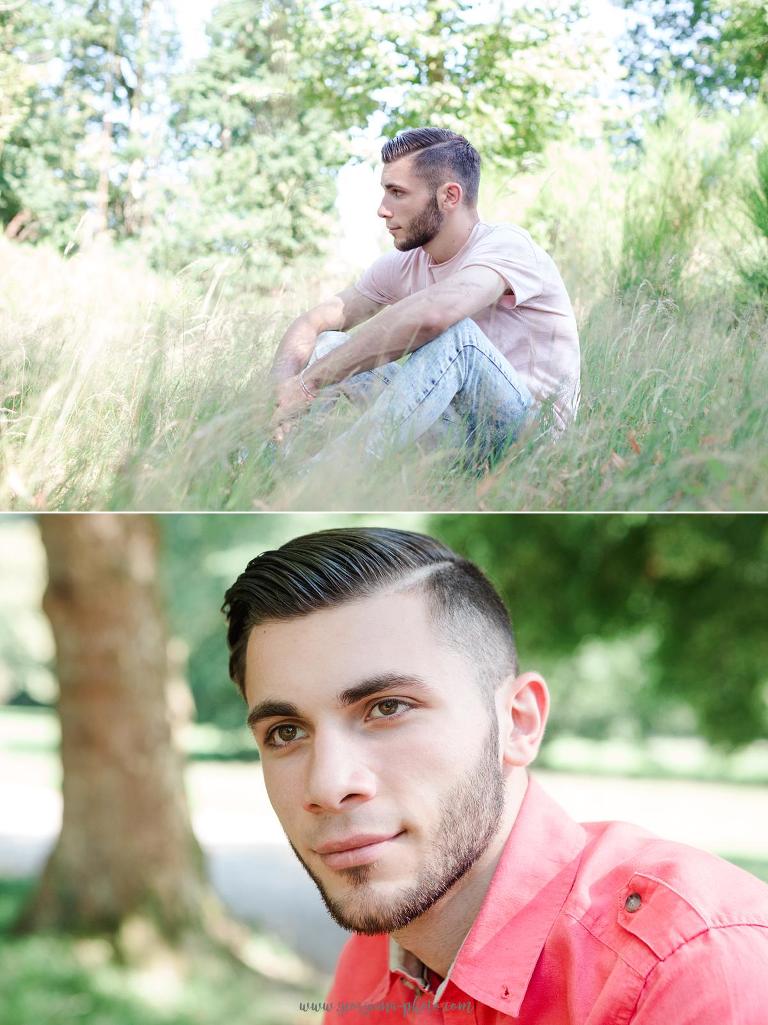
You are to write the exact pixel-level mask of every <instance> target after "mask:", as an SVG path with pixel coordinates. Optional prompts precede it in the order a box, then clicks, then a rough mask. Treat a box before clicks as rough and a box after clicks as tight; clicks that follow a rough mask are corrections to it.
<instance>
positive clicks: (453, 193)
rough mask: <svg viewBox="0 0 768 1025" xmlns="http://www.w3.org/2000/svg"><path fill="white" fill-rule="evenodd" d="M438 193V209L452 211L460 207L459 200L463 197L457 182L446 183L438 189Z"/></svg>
mask: <svg viewBox="0 0 768 1025" xmlns="http://www.w3.org/2000/svg"><path fill="white" fill-rule="evenodd" d="M439 193H440V204H439V205H440V208H441V209H443V210H454V209H456V208H458V207H459V206H461V200H462V196H463V189H462V187H461V185H459V183H458V182H447V183H446V184H445V185H441V186H440V189H439Z"/></svg>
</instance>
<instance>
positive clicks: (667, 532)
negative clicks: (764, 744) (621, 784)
mask: <svg viewBox="0 0 768 1025" xmlns="http://www.w3.org/2000/svg"><path fill="white" fill-rule="evenodd" d="M433 528H434V529H435V531H436V532H437V533H439V535H440V536H441V537H443V538H445V539H446V540H447V541H448V542H449V543H450V544H452V545H454V546H456V548H457V549H458V550H459V551H461V552H463V553H465V554H466V555H468V556H469V558H471V559H473V560H475V561H477V562H478V563H479V564H480V565H481V566H482V567H484V568H485V569H486V571H487V572H488V573H489V575H490V577H491V579H492V580H493V581H494V583H495V584H496V586H497V587H499V589H500V591H501V593H502V594H503V595H504V597H505V599H506V600H507V602H508V604H509V607H510V609H511V610H512V616H513V620H515V621H516V623H517V632H518V639H519V644H520V647H521V650H522V651H523V652H524V654H526V659H525V660H526V664H530V659H531V657H533V658H534V659H535V658H537V657H539V656H540V655H541V654H544V655H545V657H548V658H550V659H551V658H552V657H553V656H554V655H558V654H560V655H564V654H566V653H567V652H569V651H573V650H574V649H575V648H577V647H578V646H579V645H581V644H583V643H585V642H589V640H590V638H599V639H602V640H606V639H611V638H616V637H627V636H632V635H642V634H645V633H646V632H647V631H648V630H650V631H652V634H653V640H654V643H653V644H652V645H651V646H650V648H648V649H646V651H645V658H646V659H647V667H646V671H647V673H648V679H649V682H650V683H651V685H652V686H653V688H654V689H655V692H656V695H657V697H658V699H660V700H661V701H662V704H661V705H660V707H659V708H658V709H657V714H656V715H655V716H653V719H654V726H655V728H656V729H657V730H659V729H662V728H663V722H664V717H665V716H666V715H667V714H668V712H669V708H670V707H671V706H670V702H672V704H674V702H679V701H680V700H682V701H684V702H686V703H687V704H689V705H690V706H691V707H692V709H693V710H694V712H695V714H696V718H697V721H698V724H699V727H700V729H701V731H702V732H703V734H704V735H705V736H706V737H708V738H709V739H710V740H712V741H713V742H715V743H720V744H724V745H731V746H737V745H739V744H745V743H747V742H749V741H751V740H755V739H758V738H761V737H764V736H765V735H766V732H768V701H766V670H765V666H766V664H768V631H767V630H766V621H765V619H766V615H765V610H766V609H767V608H768V523H766V521H765V518H764V517H761V516H737V517H733V516H728V517H709V516H707V517H686V516H677V517H659V516H657V517H647V516H624V517H611V518H609V519H606V520H602V521H600V520H598V521H595V520H592V519H589V518H586V517H569V518H568V519H566V520H562V519H561V518H560V517H557V518H549V517H540V516H520V517H515V518H511V519H510V518H507V517H489V518H487V519H484V520H482V521H478V519H477V518H476V517H469V516H465V517H436V518H435V519H434V520H433ZM665 703H666V707H665ZM648 712H651V713H652V712H653V710H652V709H650V708H649V709H646V713H648Z"/></svg>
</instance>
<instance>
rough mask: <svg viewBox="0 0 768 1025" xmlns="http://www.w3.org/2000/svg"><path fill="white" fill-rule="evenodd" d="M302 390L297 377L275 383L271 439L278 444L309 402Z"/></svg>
mask: <svg viewBox="0 0 768 1025" xmlns="http://www.w3.org/2000/svg"><path fill="white" fill-rule="evenodd" d="M311 401H312V400H311V398H310V396H309V394H308V393H307V392H306V391H305V390H304V388H302V386H301V381H300V380H299V375H298V374H297V375H296V376H295V377H288V378H286V379H285V380H282V381H277V382H276V383H275V411H274V413H273V414H272V420H271V427H272V437H273V438H274V440H275V441H276V442H277V443H278V444H280V443H281V442H282V441H283V440H284V439H285V436H286V435H287V434H288V432H289V431H290V429H291V427H292V426H293V425H292V423H291V422H290V421H291V420H293V419H295V418H296V417H297V416H298V415H299V414H300V413H301V412H302V411H303V410H304V409H305V408H306V407H307V406H308V405H309V403H310V402H311Z"/></svg>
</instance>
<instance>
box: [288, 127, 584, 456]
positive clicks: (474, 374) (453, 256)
mask: <svg viewBox="0 0 768 1025" xmlns="http://www.w3.org/2000/svg"><path fill="white" fill-rule="evenodd" d="M381 155H382V161H383V170H382V174H381V188H382V193H383V195H382V199H381V202H380V204H379V207H378V211H377V213H378V216H379V217H380V218H381V219H382V220H383V221H384V222H385V223H386V226H387V229H388V231H389V233H390V235H391V237H392V241H393V245H394V249H393V251H392V252H389V253H386V254H385V255H383V256H381V257H380V258H379V259H378V260H376V261H375V262H374V263H373V264H372V265H371V266H370V267H369V268H368V269H367V270H366V271H365V272H364V273H363V274H362V276H361V277H360V278H359V280H358V281H357V282H356V283H355V284H354V285H352V286H350V287H349V288H346V289H344V290H343V291H342V292H340V293H338V294H337V295H334V296H332V297H329V298H328V299H326V300H324V301H323V302H321V303H319V304H318V305H317V306H314V307H313V308H312V309H310V310H307V311H306V312H304V313H302V314H301V315H300V316H299V317H298V318H297V319H296V320H294V321H293V322H292V323H291V325H290V326H289V328H288V330H287V331H286V332H285V334H284V336H283V337H282V340H281V342H280V344H279V347H278V350H277V353H276V355H275V359H274V363H273V367H272V381H273V386H274V390H275V398H276V413H275V419H274V424H275V428H276V438H277V439H278V441H282V440H284V436H285V432H286V430H288V429H290V427H291V426H292V423H291V421H292V420H293V419H295V418H296V417H297V416H300V415H301V414H302V413H303V412H306V410H307V409H308V407H309V406H311V405H312V404H313V403H314V402H315V400H317V399H320V403H319V406H320V407H321V408H322V410H324V411H326V410H328V409H329V408H331V407H332V406H333V404H334V402H335V400H336V399H338V398H339V397H340V396H342V395H343V396H345V397H346V398H347V399H349V400H350V401H351V402H352V403H353V405H354V406H355V407H356V411H357V412H359V417H358V418H357V419H356V420H355V422H354V424H353V425H352V426H351V427H350V428H349V429H348V430H347V431H345V432H344V433H343V434H342V435H341V436H339V437H338V438H336V439H335V440H334V441H333V442H331V443H330V444H329V445H327V446H326V447H325V449H324V450H323V453H324V455H325V456H326V457H327V456H335V457H338V458H341V457H342V455H343V453H344V452H345V451H346V452H348V451H349V445H350V444H357V446H358V447H359V448H360V449H361V450H362V451H363V452H364V453H365V455H366V456H370V457H372V458H374V459H381V458H382V457H383V455H384V454H385V452H386V451H387V450H388V449H405V448H407V447H409V446H410V445H412V444H414V443H415V442H417V441H418V440H419V439H422V444H423V445H424V444H426V445H427V446H428V445H429V443H430V441H432V442H434V443H435V444H446V443H447V444H449V445H451V446H455V447H456V448H461V447H463V446H469V447H470V449H471V450H472V451H473V452H474V454H475V456H477V457H479V458H481V459H485V458H488V457H492V456H494V455H498V454H500V453H501V452H502V451H503V450H504V448H505V446H507V445H508V443H510V442H511V441H513V440H514V439H515V438H516V437H517V435H518V434H519V432H520V430H521V428H522V427H523V425H524V424H525V423H527V422H531V421H533V420H535V419H537V418H538V419H540V420H542V416H543V413H544V410H547V415H546V417H544V418H543V419H545V420H546V421H547V424H548V425H549V426H551V427H553V428H554V429H556V430H562V429H564V428H565V427H566V425H567V424H569V423H570V422H571V421H572V419H573V417H574V416H575V414H576V410H577V407H578V399H579V377H580V360H579V340H578V332H577V328H576V320H575V317H574V313H573V309H572V307H571V301H570V299H569V297H568V293H567V292H566V289H565V285H564V284H563V280H562V278H561V276H560V273H559V271H558V269H557V267H556V266H555V263H554V262H553V260H552V258H551V257H550V256H549V255H548V254H547V253H546V252H545V251H544V250H543V249H542V248H541V246H539V245H538V244H537V243H536V242H534V240H533V239H532V238H531V236H530V234H529V233H528V232H527V231H526V230H525V229H523V228H521V227H518V226H517V225H513V224H487V223H485V222H484V221H483V220H481V218H480V214H479V212H478V208H477V202H478V189H479V183H480V163H481V158H480V154H479V153H478V152H477V150H476V149H475V148H474V147H473V146H472V145H471V143H470V142H468V140H467V139H465V138H464V137H463V136H461V135H458V134H456V133H454V132H451V131H448V130H446V129H442V128H412V129H408V130H406V131H402V132H400V133H399V134H398V135H396V136H395V137H394V138H392V139H389V140H388V141H387V142H386V144H385V145H384V147H383V148H382V152H381ZM358 325H361V326H359V327H358ZM353 328H358V330H356V331H355V333H354V334H351V335H350V334H348V332H349V331H351V330H352V329H353ZM405 355H408V359H407V360H405V361H404V362H402V363H398V362H397V361H398V360H399V359H400V357H402V356H405ZM542 423H543V420H542Z"/></svg>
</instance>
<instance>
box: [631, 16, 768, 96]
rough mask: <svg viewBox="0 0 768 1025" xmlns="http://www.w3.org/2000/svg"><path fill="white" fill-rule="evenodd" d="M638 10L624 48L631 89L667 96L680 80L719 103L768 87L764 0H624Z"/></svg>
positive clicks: (767, 20) (767, 18)
mask: <svg viewBox="0 0 768 1025" xmlns="http://www.w3.org/2000/svg"><path fill="white" fill-rule="evenodd" d="M621 3H622V6H623V7H625V8H627V9H628V10H629V11H631V12H632V15H633V18H632V23H631V26H630V28H629V31H628V33H627V37H626V40H625V43H624V45H623V47H622V50H623V53H622V63H623V64H624V66H625V67H626V68H627V71H628V75H629V86H630V91H633V92H641V93H645V94H651V95H652V94H656V95H662V94H664V93H665V92H666V91H667V90H668V89H669V87H670V86H672V85H675V84H677V83H680V82H685V83H688V84H689V85H691V86H693V88H694V89H695V90H696V92H697V93H698V94H699V96H700V97H701V98H702V99H703V100H705V101H707V102H711V103H713V104H718V103H727V104H733V103H738V102H739V101H740V100H741V99H742V98H743V97H744V96H755V95H758V96H762V97H763V98H765V96H766V90H768V8H766V5H765V3H764V2H763V0H621Z"/></svg>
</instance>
